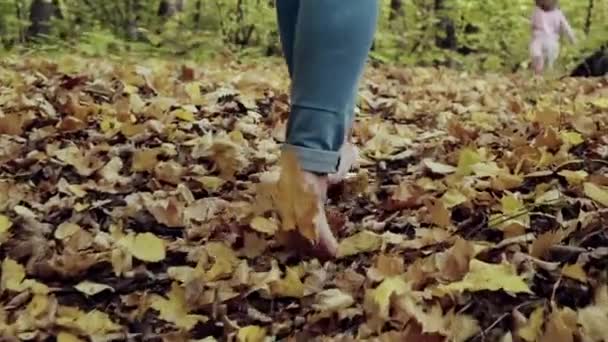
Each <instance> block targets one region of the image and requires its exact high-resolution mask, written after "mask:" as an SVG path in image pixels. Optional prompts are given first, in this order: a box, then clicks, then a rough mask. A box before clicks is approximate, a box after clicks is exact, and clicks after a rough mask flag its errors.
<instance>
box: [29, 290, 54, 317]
mask: <svg viewBox="0 0 608 342" xmlns="http://www.w3.org/2000/svg"><path fill="white" fill-rule="evenodd" d="M48 307H49V297H47V296H46V295H40V294H37V295H35V296H34V297H32V300H31V301H30V302H29V304H28V305H27V312H28V314H29V315H30V316H31V317H38V316H40V315H41V314H43V313H45V312H46V311H47V308H48Z"/></svg>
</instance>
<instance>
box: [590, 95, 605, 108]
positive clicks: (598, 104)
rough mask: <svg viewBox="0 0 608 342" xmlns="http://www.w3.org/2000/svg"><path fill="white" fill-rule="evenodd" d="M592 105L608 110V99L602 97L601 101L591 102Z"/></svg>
mask: <svg viewBox="0 0 608 342" xmlns="http://www.w3.org/2000/svg"><path fill="white" fill-rule="evenodd" d="M591 104H593V105H594V106H596V107H597V108H599V109H608V97H600V98H599V99H595V100H593V101H591Z"/></svg>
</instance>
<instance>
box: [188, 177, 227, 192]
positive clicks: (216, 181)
mask: <svg viewBox="0 0 608 342" xmlns="http://www.w3.org/2000/svg"><path fill="white" fill-rule="evenodd" d="M195 180H196V181H198V182H199V183H201V185H202V186H203V188H205V190H207V191H209V192H216V191H218V190H219V189H220V188H221V187H222V185H224V183H226V181H225V180H223V179H221V178H219V177H213V176H203V177H198V178H195Z"/></svg>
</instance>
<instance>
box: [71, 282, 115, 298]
mask: <svg viewBox="0 0 608 342" xmlns="http://www.w3.org/2000/svg"><path fill="white" fill-rule="evenodd" d="M74 288H75V289H76V290H78V291H80V292H82V293H84V294H85V295H87V296H94V295H96V294H98V293H101V292H103V291H105V290H110V291H112V292H114V288H112V287H111V286H109V285H106V284H100V283H95V282H92V281H88V280H85V281H81V282H80V283H78V284H76V285H74Z"/></svg>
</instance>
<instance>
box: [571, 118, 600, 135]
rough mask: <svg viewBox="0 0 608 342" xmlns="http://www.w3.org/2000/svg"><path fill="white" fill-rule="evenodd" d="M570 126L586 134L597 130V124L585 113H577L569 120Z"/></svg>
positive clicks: (591, 133)
mask: <svg viewBox="0 0 608 342" xmlns="http://www.w3.org/2000/svg"><path fill="white" fill-rule="evenodd" d="M571 124H572V127H574V129H576V130H577V131H578V132H579V133H582V134H584V135H586V136H590V135H593V134H594V133H595V132H596V131H597V126H596V124H595V121H594V120H593V118H592V117H589V116H587V115H577V116H576V117H575V118H574V119H573V120H572V122H571Z"/></svg>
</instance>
